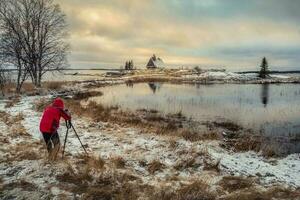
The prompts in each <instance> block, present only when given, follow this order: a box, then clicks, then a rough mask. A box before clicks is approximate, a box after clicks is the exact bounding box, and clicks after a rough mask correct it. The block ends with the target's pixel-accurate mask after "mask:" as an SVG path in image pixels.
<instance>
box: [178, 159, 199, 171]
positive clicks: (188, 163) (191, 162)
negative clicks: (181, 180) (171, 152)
mask: <svg viewBox="0 0 300 200" xmlns="http://www.w3.org/2000/svg"><path fill="white" fill-rule="evenodd" d="M199 166H200V165H199V164H196V159H195V158H194V157H188V158H184V159H182V160H180V161H179V162H177V163H176V164H175V166H174V169H176V170H178V171H182V170H184V169H187V168H197V167H199Z"/></svg>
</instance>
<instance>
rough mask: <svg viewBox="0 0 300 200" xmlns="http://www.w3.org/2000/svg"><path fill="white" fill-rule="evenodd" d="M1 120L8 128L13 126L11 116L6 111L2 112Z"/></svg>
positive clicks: (0, 112)
mask: <svg viewBox="0 0 300 200" xmlns="http://www.w3.org/2000/svg"><path fill="white" fill-rule="evenodd" d="M0 120H1V121H3V122H4V123H5V124H6V125H7V126H11V125H12V124H13V121H12V118H11V115H10V114H8V113H7V112H4V111H0Z"/></svg>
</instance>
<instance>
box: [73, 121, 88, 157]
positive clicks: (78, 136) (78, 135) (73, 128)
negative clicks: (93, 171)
mask: <svg viewBox="0 0 300 200" xmlns="http://www.w3.org/2000/svg"><path fill="white" fill-rule="evenodd" d="M71 126H72V129H73V131H74V133H75V134H76V136H77V138H78V140H79V142H80V144H81V147H82V148H83V150H84V152H85V153H86V155H88V153H87V151H86V149H85V147H84V146H83V144H82V142H81V140H80V138H79V135H78V134H77V132H76V130H75V128H74V126H73V124H71Z"/></svg>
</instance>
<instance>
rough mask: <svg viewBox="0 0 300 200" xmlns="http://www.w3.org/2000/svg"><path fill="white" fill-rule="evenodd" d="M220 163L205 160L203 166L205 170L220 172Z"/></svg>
mask: <svg viewBox="0 0 300 200" xmlns="http://www.w3.org/2000/svg"><path fill="white" fill-rule="evenodd" d="M220 162H221V160H216V161H215V160H212V159H211V158H204V160H203V164H204V167H203V169H204V170H208V171H215V172H220V171H221V170H220Z"/></svg>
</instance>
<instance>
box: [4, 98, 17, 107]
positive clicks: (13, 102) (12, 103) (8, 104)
mask: <svg viewBox="0 0 300 200" xmlns="http://www.w3.org/2000/svg"><path fill="white" fill-rule="evenodd" d="M20 100H21V98H20V97H19V96H14V97H12V98H11V99H9V100H8V101H7V102H6V104H5V107H4V108H11V107H13V106H15V105H16V104H18V103H19V102H20Z"/></svg>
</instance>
